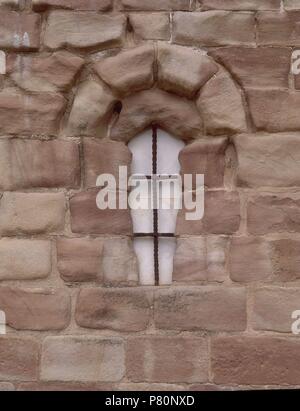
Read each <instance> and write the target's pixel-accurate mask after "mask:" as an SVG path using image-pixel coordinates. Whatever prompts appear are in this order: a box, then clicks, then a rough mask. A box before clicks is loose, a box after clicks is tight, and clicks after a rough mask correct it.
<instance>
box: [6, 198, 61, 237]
mask: <svg viewBox="0 0 300 411" xmlns="http://www.w3.org/2000/svg"><path fill="white" fill-rule="evenodd" d="M65 207H66V201H65V196H64V193H29V194H27V193H4V194H3V196H2V198H1V199H0V233H1V235H2V236H3V235H18V234H21V233H25V234H29V235H30V234H39V233H43V232H49V233H50V232H60V231H62V230H63V229H64V223H65Z"/></svg>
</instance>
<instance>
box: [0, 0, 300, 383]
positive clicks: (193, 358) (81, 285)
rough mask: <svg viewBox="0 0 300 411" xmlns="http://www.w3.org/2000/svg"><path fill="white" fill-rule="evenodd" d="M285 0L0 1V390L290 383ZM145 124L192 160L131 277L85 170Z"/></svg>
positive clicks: (122, 150)
mask: <svg viewBox="0 0 300 411" xmlns="http://www.w3.org/2000/svg"><path fill="white" fill-rule="evenodd" d="M299 21H300V4H299V1H297V0H283V1H280V0H202V1H193V0H191V1H190V0H152V1H148V0H115V1H113V0H32V1H28V0H21V1H17V0H0V49H1V51H2V52H1V53H0V59H1V64H0V67H1V73H2V74H0V88H1V89H0V235H1V239H0V310H2V311H4V312H5V314H6V319H7V335H6V336H3V335H1V336H0V390H1V389H3V390H12V389H17V390H29V389H30V390H41V389H54V390H64V389H87V390H101V389H122V390H139V389H141V390H149V389H154V390H155V389H162V390H169V389H170V390H185V389H192V390H220V389H240V388H247V389H248V388H249V389H251V388H255V387H297V386H299V387H300V337H299V336H297V335H293V334H292V331H291V326H292V322H293V319H292V317H291V316H292V313H293V311H295V310H300V269H299V263H300V257H299V256H300V190H299V187H300V171H299V170H300V169H299V164H300V134H299V132H300V116H299V109H298V106H299V103H300V92H299V91H298V90H300V76H294V75H292V74H291V69H290V68H291V59H292V53H293V50H294V49H297V47H300V29H299ZM152 122H156V123H157V124H158V125H159V126H160V127H161V128H163V129H165V130H167V131H169V132H171V133H172V134H174V135H176V136H178V137H179V138H182V139H183V140H185V141H186V142H187V146H186V148H185V149H184V150H183V151H182V152H181V154H180V161H181V165H182V171H183V172H186V173H190V172H195V173H204V174H205V181H206V196H205V201H206V209H205V210H206V211H205V216H204V219H203V220H201V221H199V222H196V223H193V224H190V223H189V222H187V221H185V219H184V218H183V216H182V215H180V216H179V218H178V224H177V234H178V236H179V237H178V242H177V253H176V257H175V267H174V283H173V285H172V286H170V287H140V286H139V285H138V268H137V262H136V257H135V255H134V252H133V248H132V236H131V234H132V227H131V219H130V215H129V212H128V211H126V210H120V211H116V210H107V211H100V210H98V209H97V207H96V201H95V198H96V195H97V189H96V188H95V181H96V177H97V176H98V175H99V174H100V173H103V172H105V173H108V172H109V173H113V174H116V173H117V170H118V166H119V165H130V162H131V156H130V153H129V150H128V148H127V146H126V144H124V143H127V142H128V141H129V140H130V139H131V138H132V137H133V136H134V135H136V134H137V133H138V132H140V131H142V130H143V129H144V128H146V127H148V126H149V125H150V124H151V123H152Z"/></svg>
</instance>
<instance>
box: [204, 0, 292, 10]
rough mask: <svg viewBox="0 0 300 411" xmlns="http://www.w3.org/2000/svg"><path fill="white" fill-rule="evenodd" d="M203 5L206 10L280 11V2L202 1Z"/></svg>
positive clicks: (270, 0) (251, 0) (265, 0)
mask: <svg viewBox="0 0 300 411" xmlns="http://www.w3.org/2000/svg"><path fill="white" fill-rule="evenodd" d="M288 1H289V0H288ZM292 1H293V0H292ZM296 1H297V0H296ZM201 4H202V6H203V8H204V9H221V10H279V8H280V0H242V1H240V0H201Z"/></svg>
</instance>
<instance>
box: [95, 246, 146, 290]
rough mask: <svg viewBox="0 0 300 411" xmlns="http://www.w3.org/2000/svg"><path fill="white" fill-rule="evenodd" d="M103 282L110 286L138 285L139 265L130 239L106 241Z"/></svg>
mask: <svg viewBox="0 0 300 411" xmlns="http://www.w3.org/2000/svg"><path fill="white" fill-rule="evenodd" d="M102 267H103V281H104V283H105V284H106V285H108V286H119V285H120V286H123V285H136V284H137V282H138V279H139V275H138V264H137V258H136V255H135V252H134V250H133V244H132V240H131V239H129V238H109V239H105V242H104V249H103V265H102Z"/></svg>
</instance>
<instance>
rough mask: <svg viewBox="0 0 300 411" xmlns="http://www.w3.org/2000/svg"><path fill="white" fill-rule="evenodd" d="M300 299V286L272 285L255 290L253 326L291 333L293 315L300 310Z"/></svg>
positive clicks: (259, 328) (258, 328) (257, 328)
mask: <svg viewBox="0 0 300 411" xmlns="http://www.w3.org/2000/svg"><path fill="white" fill-rule="evenodd" d="M299 301H300V289H299V288H280V287H270V288H262V289H257V290H255V293H254V305H253V316H252V318H253V321H252V325H253V328H254V329H255V330H264V331H278V332H285V333H291V332H292V330H291V325H292V322H293V320H292V317H291V316H292V313H293V312H294V311H296V310H299Z"/></svg>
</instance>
